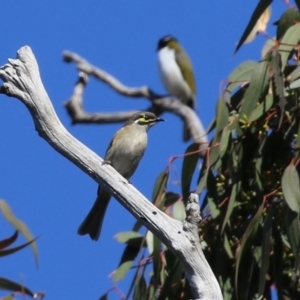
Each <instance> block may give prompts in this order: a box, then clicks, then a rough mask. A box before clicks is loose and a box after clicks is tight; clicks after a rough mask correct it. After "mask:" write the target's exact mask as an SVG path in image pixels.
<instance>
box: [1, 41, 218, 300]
mask: <svg viewBox="0 0 300 300" xmlns="http://www.w3.org/2000/svg"><path fill="white" fill-rule="evenodd" d="M0 78H1V79H2V80H3V81H4V84H3V86H2V87H0V93H4V94H6V95H8V96H11V97H15V98H18V99H19V100H20V101H21V102H22V103H24V104H25V106H26V107H27V108H28V110H29V111H30V113H31V116H32V118H33V120H34V124H35V128H36V130H37V132H38V134H39V135H40V136H41V137H42V138H44V139H45V140H46V141H47V142H48V143H49V144H50V145H51V146H52V147H53V148H54V149H55V150H56V151H57V152H59V153H60V154H61V155H63V156H64V157H66V158H67V159H68V160H70V161H71V162H72V163H74V164H75V165H76V166H78V167H79V168H80V169H81V170H82V171H83V172H85V173H86V174H87V175H89V176H90V177H91V178H93V179H94V180H95V181H96V182H97V183H100V184H103V185H105V186H106V188H107V189H108V190H109V191H110V192H111V193H112V194H113V196H114V197H115V198H116V199H117V200H118V201H119V202H120V203H121V204H122V205H123V206H124V207H125V208H126V209H127V210H128V211H130V212H131V213H132V214H133V215H134V216H135V217H136V218H138V219H140V220H141V221H142V222H143V224H144V225H145V226H146V227H147V228H148V229H149V230H150V231H151V232H152V233H153V234H155V235H156V236H157V237H158V238H159V239H160V240H161V241H162V242H163V243H164V244H165V245H166V246H167V247H168V248H169V249H170V250H171V251H173V252H174V254H175V255H177V256H178V257H179V259H180V260H181V262H182V264H183V266H184V270H185V274H186V276H187V278H188V280H189V283H190V286H191V292H192V295H193V298H194V299H206V300H213V299H222V295H221V291H220V287H219V285H218V282H217V280H216V278H215V276H214V274H213V272H212V270H211V269H210V267H209V265H208V263H207V261H206V260H205V257H204V254H203V252H202V250H201V247H200V245H199V239H198V232H197V226H196V224H197V223H198V221H199V220H200V219H199V218H200V215H199V206H198V198H197V196H192V197H191V198H190V201H189V203H188V206H187V208H188V209H187V218H186V220H185V222H183V223H182V222H179V221H177V220H174V219H172V218H170V217H169V216H167V215H166V214H164V213H163V212H162V211H160V210H159V209H158V208H157V207H155V206H154V205H153V204H152V203H151V202H150V201H148V200H147V199H146V198H145V197H144V196H143V195H142V194H141V193H140V192H139V191H138V190H136V189H135V187H134V186H132V185H131V184H129V183H128V181H127V180H125V179H124V178H123V177H122V176H121V175H120V174H119V173H118V172H116V171H115V170H114V169H113V168H112V167H111V166H110V165H108V164H104V165H102V162H103V160H102V158H100V157H99V156H97V155H96V154H95V153H94V152H93V151H91V150H90V149H89V148H87V147H86V146H85V145H83V144H82V143H81V142H79V141H78V140H77V139H75V138H74V137H73V136H72V135H71V134H70V133H69V132H68V131H67V130H66V128H65V127H64V126H63V125H62V124H61V122H60V120H59V119H58V117H57V115H56V113H55V111H54V108H53V106H52V103H51V101H50V99H49V97H48V94H47V92H46V91H45V89H44V86H43V84H42V81H41V78H40V74H39V69H38V65H37V62H36V59H35V57H34V55H33V53H32V51H31V49H30V47H28V46H25V47H22V48H21V49H20V50H19V51H18V57H17V59H9V63H8V64H6V65H4V66H2V67H1V68H0ZM195 197H196V198H195Z"/></svg>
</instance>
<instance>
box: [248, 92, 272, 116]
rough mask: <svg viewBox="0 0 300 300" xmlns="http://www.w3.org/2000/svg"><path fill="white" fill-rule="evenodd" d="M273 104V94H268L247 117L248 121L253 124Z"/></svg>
mask: <svg viewBox="0 0 300 300" xmlns="http://www.w3.org/2000/svg"><path fill="white" fill-rule="evenodd" d="M273 102H274V96H273V94H268V95H267V96H266V98H265V99H264V101H262V102H261V103H260V104H259V105H257V106H256V107H255V108H254V110H253V111H252V113H251V116H250V117H249V121H250V122H253V121H256V120H257V119H259V118H260V117H261V116H263V115H264V114H265V113H266V112H267V111H269V109H270V108H271V107H272V105H273Z"/></svg>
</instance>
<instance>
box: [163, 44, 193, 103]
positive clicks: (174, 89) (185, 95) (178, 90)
mask: <svg viewBox="0 0 300 300" xmlns="http://www.w3.org/2000/svg"><path fill="white" fill-rule="evenodd" d="M158 64H159V71H160V76H161V79H162V82H163V85H164V87H165V89H166V90H167V91H168V93H170V94H171V95H173V96H176V97H178V98H180V99H182V100H187V99H189V98H190V97H191V96H192V93H191V89H190V88H189V86H188V84H187V83H186V81H185V80H184V78H183V76H182V73H181V70H180V68H179V66H178V64H177V62H176V60H175V51H174V50H173V49H170V48H168V47H165V48H162V49H161V50H159V52H158Z"/></svg>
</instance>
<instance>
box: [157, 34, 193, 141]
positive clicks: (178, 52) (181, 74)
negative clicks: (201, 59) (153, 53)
mask: <svg viewBox="0 0 300 300" xmlns="http://www.w3.org/2000/svg"><path fill="white" fill-rule="evenodd" d="M157 51H158V65H159V71H160V76H161V80H162V82H163V85H164V87H165V89H166V90H167V92H168V93H170V94H171V95H173V96H175V97H177V98H179V99H180V100H181V101H182V102H183V103H184V104H186V105H187V106H189V107H190V108H192V109H195V106H196V83H195V77H194V72H193V67H192V63H191V61H190V58H189V56H188V55H187V53H186V52H185V50H184V49H183V48H182V46H181V45H180V44H179V42H178V40H177V39H176V38H175V37H173V36H171V35H167V36H165V37H163V38H161V39H160V40H159V41H158V46H157ZM190 138H191V136H190V132H189V130H188V129H187V127H186V126H184V131H183V140H184V141H185V142H186V141H188V140H189V139H190Z"/></svg>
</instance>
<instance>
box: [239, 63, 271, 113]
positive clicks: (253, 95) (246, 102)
mask: <svg viewBox="0 0 300 300" xmlns="http://www.w3.org/2000/svg"><path fill="white" fill-rule="evenodd" d="M268 73H269V72H268V63H267V62H266V61H261V62H260V63H258V65H257V66H256V68H255V69H254V70H253V72H252V75H251V80H250V85H249V87H248V89H247V91H246V93H245V95H244V99H243V102H242V107H241V111H240V119H241V118H244V117H245V116H247V117H248V118H249V117H250V116H251V114H252V112H253V110H254V109H255V107H256V105H257V102H259V101H260V100H261V97H262V94H263V93H264V91H265V89H266V87H267V84H268V80H269V75H268Z"/></svg>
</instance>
